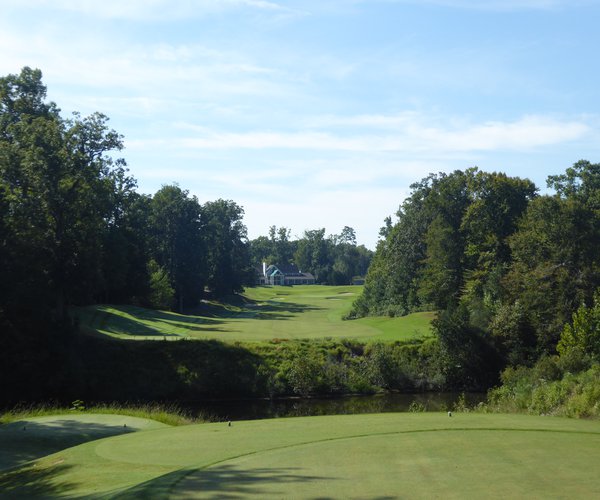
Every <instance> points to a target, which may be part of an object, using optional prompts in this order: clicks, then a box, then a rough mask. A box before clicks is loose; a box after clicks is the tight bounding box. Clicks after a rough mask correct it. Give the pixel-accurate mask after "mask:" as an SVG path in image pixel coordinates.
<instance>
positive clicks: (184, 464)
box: [0, 413, 600, 499]
mask: <svg viewBox="0 0 600 500" xmlns="http://www.w3.org/2000/svg"><path fill="white" fill-rule="evenodd" d="M0 439H1V434H0ZM557 450H559V451H557ZM598 466H600V423H599V422H596V421H584V420H569V419H562V418H550V417H533V416H526V415H495V414H478V413H457V414H454V415H453V416H452V417H448V416H447V415H446V414H440V413H418V414H412V413H397V414H373V415H350V416H349V415H341V416H328V417H308V418H287V419H274V420H255V421H243V422H233V425H232V426H228V425H227V423H218V424H217V423H214V424H202V425H189V426H179V427H162V428H160V427H158V428H154V429H148V430H140V431H139V432H134V433H127V434H125V433H121V434H120V435H117V436H113V437H109V438H105V439H102V440H100V441H93V442H88V443H84V444H81V445H78V446H74V447H70V448H67V449H64V450H62V451H60V452H58V453H54V454H51V455H48V456H45V457H44V458H41V459H39V460H37V461H35V462H29V463H27V464H23V465H22V466H21V467H18V468H15V469H12V470H11V471H9V472H5V473H4V474H1V473H0V490H1V491H3V492H5V494H7V495H9V496H10V495H12V496H18V495H21V496H23V497H27V496H34V495H39V496H44V497H58V496H68V497H84V496H85V497H95V498H114V497H117V498H157V499H158V498H238V497H252V498H291V497H293V498H398V497H402V498H439V497H444V498H465V497H473V498H598V496H599V495H600V476H599V475H598V474H597V473H596V471H597V470H598Z"/></svg>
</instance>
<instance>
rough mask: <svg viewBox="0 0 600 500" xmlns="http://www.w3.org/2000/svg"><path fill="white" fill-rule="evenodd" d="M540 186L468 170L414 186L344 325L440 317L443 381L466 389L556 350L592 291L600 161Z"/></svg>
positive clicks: (597, 281) (389, 225)
mask: <svg viewBox="0 0 600 500" xmlns="http://www.w3.org/2000/svg"><path fill="white" fill-rule="evenodd" d="M547 183H548V187H549V188H552V189H553V191H554V194H544V195H540V194H539V191H538V188H537V187H536V186H535V185H534V184H533V182H531V181H530V180H528V179H522V178H519V177H509V176H507V175H505V174H503V173H496V172H494V173H488V172H482V171H479V170H478V169H477V168H472V169H468V170H466V171H455V172H452V173H449V174H445V173H440V174H431V175H429V176H428V177H426V178H424V179H423V180H421V181H420V182H417V183H415V184H413V185H412V186H411V189H412V191H411V193H410V196H409V197H408V198H407V199H406V200H405V201H404V202H403V204H402V205H401V207H400V209H399V210H398V212H397V214H396V215H397V219H396V220H395V221H392V219H391V218H388V219H386V225H385V226H384V227H383V228H382V230H381V235H382V238H381V240H380V242H379V243H378V247H377V250H376V252H375V256H374V258H373V262H372V265H371V267H370V269H369V272H368V274H367V278H366V283H365V289H364V293H363V294H362V296H360V297H359V298H358V299H357V300H356V302H355V303H354V306H353V309H352V312H351V313H350V315H349V317H350V318H354V317H361V316H366V315H390V316H394V315H403V314H407V313H410V312H413V311H420V310H436V311H438V312H439V313H438V318H437V320H436V321H435V322H434V330H435V332H436V334H437V337H438V340H439V342H440V345H441V347H442V350H443V353H444V355H445V357H446V363H445V365H446V367H447V373H446V375H447V377H448V380H449V381H452V380H455V381H457V382H458V381H460V382H461V383H462V384H463V385H465V386H469V385H472V386H477V385H479V386H482V385H483V386H485V385H487V386H489V385H490V384H491V383H493V382H494V381H495V380H497V377H498V374H499V372H500V370H501V369H502V368H503V367H505V366H519V365H523V366H531V365H533V364H534V363H535V362H536V361H537V360H538V359H540V358H542V357H544V356H550V355H553V354H555V353H556V352H557V345H558V346H559V350H560V346H561V345H566V344H567V343H568V341H567V340H563V342H562V344H559V341H560V340H561V336H563V332H564V331H565V328H567V327H569V325H571V324H572V321H573V314H574V313H576V312H577V311H578V308H580V307H584V308H586V307H593V298H594V293H595V291H596V290H597V289H598V287H599V286H600V273H599V269H600V253H598V251H597V249H598V248H599V244H600V164H593V163H590V162H589V161H579V162H577V163H575V164H574V165H573V166H572V167H570V168H567V169H566V171H565V173H563V174H559V175H552V176H549V177H548V181H547ZM592 310H593V309H592ZM598 327H600V324H597V325H596V326H595V327H594V328H598ZM571 331H572V330H571ZM599 331H600V330H599ZM572 337H573V335H571V338H572ZM565 338H566V337H565ZM571 343H573V342H572V341H571Z"/></svg>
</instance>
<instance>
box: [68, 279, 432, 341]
mask: <svg viewBox="0 0 600 500" xmlns="http://www.w3.org/2000/svg"><path fill="white" fill-rule="evenodd" d="M361 291H362V287H360V286H338V287H332V286H318V285H315V286H294V287H257V288H249V289H248V290H247V291H246V293H245V294H244V296H243V297H242V298H241V299H240V300H238V301H237V302H236V303H235V304H221V303H216V302H207V303H204V304H203V306H202V307H200V308H199V310H198V314H194V315H181V314H176V313H171V312H167V311H155V310H150V309H144V308H140V307H133V306H90V307H84V308H79V309H78V310H77V311H76V315H77V316H78V317H79V320H80V322H81V325H82V326H83V327H84V328H85V329H87V330H88V331H93V332H98V333H102V334H106V335H110V336H113V337H118V338H128V339H140V338H144V339H152V338H154V339H165V338H166V339H177V338H196V339H218V340H224V341H243V342H248V341H266V340H272V339H274V338H279V339H316V338H326V337H332V338H353V339H357V340H364V341H366V340H384V341H394V340H407V339H412V338H416V337H422V336H425V335H428V334H429V332H430V322H431V319H433V313H415V314H411V315H408V316H404V317H398V318H387V317H385V318H381V317H378V318H362V319H359V320H354V321H344V320H342V317H343V316H344V314H346V313H347V312H348V311H349V309H350V307H351V305H352V302H353V301H354V299H355V298H356V296H357V295H358V294H360V293H361Z"/></svg>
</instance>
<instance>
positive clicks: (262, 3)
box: [3, 0, 301, 21]
mask: <svg viewBox="0 0 600 500" xmlns="http://www.w3.org/2000/svg"><path fill="white" fill-rule="evenodd" d="M3 7H4V8H6V9H8V8H20V9H23V8H28V9H45V10H54V11H66V12H73V13H77V14H82V15H85V16H94V17H97V18H101V19H124V20H128V21H166V20H177V19H190V18H198V17H204V16H207V15H212V14H219V13H222V12H226V11H229V10H233V9H251V10H254V11H261V12H268V13H273V14H278V15H286V16H289V15H299V14H301V11H298V10H294V9H290V8H288V7H286V6H284V5H281V4H280V3H277V2H274V1H268V0H178V1H171V0H127V1H123V0H103V1H102V2H98V1H96V0H5V1H4V5H3Z"/></svg>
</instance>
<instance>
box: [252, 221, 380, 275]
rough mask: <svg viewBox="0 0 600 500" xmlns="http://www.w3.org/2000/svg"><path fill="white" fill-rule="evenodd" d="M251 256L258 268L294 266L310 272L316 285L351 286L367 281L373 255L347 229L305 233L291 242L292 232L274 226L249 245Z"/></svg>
mask: <svg viewBox="0 0 600 500" xmlns="http://www.w3.org/2000/svg"><path fill="white" fill-rule="evenodd" d="M250 255H251V259H252V262H253V264H254V266H255V267H257V268H260V267H261V266H262V263H263V262H265V263H266V264H267V265H268V264H275V265H289V264H295V265H296V266H298V268H299V269H300V270H301V271H304V272H310V273H311V274H312V275H313V276H314V277H315V280H316V282H317V283H321V284H328V285H350V284H352V282H353V279H354V278H359V277H364V276H365V275H366V274H367V270H368V268H369V265H370V263H371V258H372V257H373V252H372V251H371V250H369V249H368V248H366V247H365V246H364V245H358V244H357V243H356V232H355V231H354V229H353V228H351V227H349V226H344V228H343V229H342V231H341V232H340V234H330V235H328V236H325V229H324V228H322V229H313V230H307V231H304V234H303V236H302V237H301V238H297V239H291V229H289V228H286V227H285V226H282V227H279V228H278V227H277V226H271V227H270V228H269V235H268V236H259V237H258V238H256V239H254V240H251V241H250Z"/></svg>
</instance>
